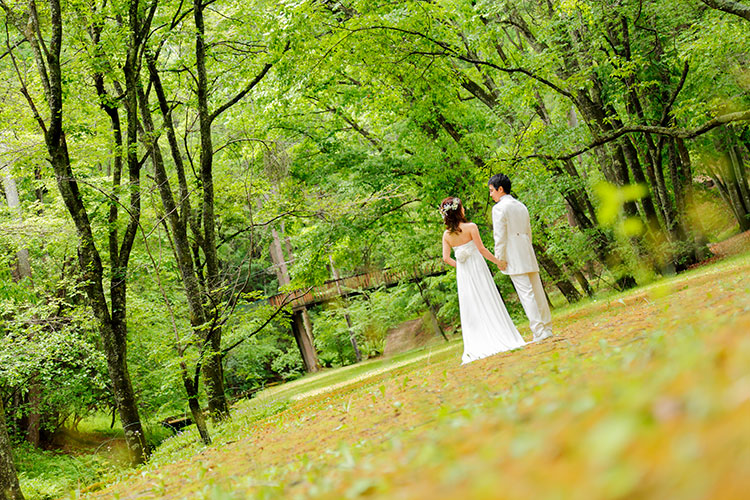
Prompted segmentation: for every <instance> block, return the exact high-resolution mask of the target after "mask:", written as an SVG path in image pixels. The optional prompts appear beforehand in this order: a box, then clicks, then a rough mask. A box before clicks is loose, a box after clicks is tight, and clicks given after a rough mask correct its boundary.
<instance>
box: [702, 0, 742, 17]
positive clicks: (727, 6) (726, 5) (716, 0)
mask: <svg viewBox="0 0 750 500" xmlns="http://www.w3.org/2000/svg"><path fill="white" fill-rule="evenodd" d="M701 1H702V2H703V3H705V4H706V5H708V6H709V7H711V8H712V9H716V10H721V11H723V12H726V13H728V14H734V15H735V16H739V17H741V18H743V19H745V20H747V21H750V6H748V5H745V4H743V3H740V2H734V1H733V0H701Z"/></svg>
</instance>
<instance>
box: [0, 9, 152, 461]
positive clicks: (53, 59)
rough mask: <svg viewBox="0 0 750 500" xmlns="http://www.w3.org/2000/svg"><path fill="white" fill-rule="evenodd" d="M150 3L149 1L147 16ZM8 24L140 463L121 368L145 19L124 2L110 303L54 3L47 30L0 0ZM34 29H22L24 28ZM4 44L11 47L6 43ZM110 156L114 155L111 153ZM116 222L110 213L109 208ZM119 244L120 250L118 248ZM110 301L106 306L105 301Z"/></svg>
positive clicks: (142, 451) (34, 14)
mask: <svg viewBox="0 0 750 500" xmlns="http://www.w3.org/2000/svg"><path fill="white" fill-rule="evenodd" d="M155 6H156V3H154V4H152V10H151V15H152V14H153V8H155ZM2 7H3V9H4V11H5V13H6V18H7V20H8V21H11V22H14V23H15V24H16V27H17V29H18V32H19V34H21V35H22V36H23V37H24V39H25V40H26V42H27V43H28V44H29V46H30V47H31V49H32V53H33V56H34V61H35V64H36V67H37V72H38V74H39V80H40V82H41V84H42V87H43V90H44V96H43V99H44V101H45V105H46V107H47V109H48V112H49V115H48V118H47V119H46V120H45V119H44V118H43V117H42V115H41V109H42V108H40V106H39V105H37V99H36V98H35V97H34V95H33V94H32V90H31V89H30V88H29V86H28V85H27V84H26V80H25V78H24V75H23V74H22V73H21V71H20V69H19V67H18V64H17V63H16V55H15V54H14V53H13V51H11V54H10V55H11V58H12V60H13V63H14V67H15V68H16V73H17V77H18V81H19V84H20V85H21V92H22V93H23V95H24V97H25V98H26V100H27V102H28V105H29V108H30V109H31V110H32V113H33V115H34V118H35V120H36V122H37V125H38V127H39V130H40V132H42V133H43V135H44V141H45V145H46V148H47V153H48V155H49V161H50V163H51V165H52V167H53V170H54V173H55V176H56V180H57V185H58V189H59V191H60V194H61V196H62V199H63V201H64V203H65V206H66V208H67V210H68V213H69V214H70V216H71V218H72V219H73V222H74V224H75V227H76V231H77V235H78V243H79V252H78V257H79V265H80V267H81V270H82V272H83V276H84V280H85V282H86V293H87V296H88V299H89V302H90V305H91V307H92V310H93V311H94V315H95V317H96V319H97V322H98V326H99V330H100V334H101V338H102V342H103V346H104V349H105V352H106V354H107V365H108V370H109V374H110V378H111V381H112V386H113V392H114V396H115V401H116V404H117V408H118V410H119V414H120V421H121V423H122V426H123V429H124V432H125V439H126V442H127V445H128V449H129V450H130V453H131V458H132V460H133V462H135V463H141V462H143V461H144V460H145V458H146V454H147V450H146V442H145V436H144V433H143V427H142V425H141V421H140V417H139V413H138V407H137V404H136V398H135V393H134V391H133V387H132V383H131V380H130V374H129V372H128V366H127V307H126V297H127V289H126V284H127V268H128V259H129V257H130V253H131V251H132V248H133V242H134V240H135V236H136V231H137V227H138V221H139V216H140V169H141V164H142V163H141V161H140V160H139V159H138V157H137V150H136V149H135V145H136V141H137V138H136V136H135V132H136V130H137V124H136V122H137V113H138V110H137V100H136V97H137V96H136V95H135V82H136V79H135V78H134V76H133V73H135V72H136V68H137V66H138V57H139V54H140V45H141V44H142V42H143V36H144V35H145V34H146V33H147V32H148V27H149V24H150V17H148V16H147V17H146V20H145V21H144V19H143V18H142V17H141V16H142V13H141V12H139V4H138V2H131V3H130V6H129V11H128V23H129V27H130V33H131V34H132V36H131V38H130V40H129V42H130V43H129V46H128V53H127V56H126V60H125V64H124V73H125V79H126V82H127V84H126V92H127V95H126V97H127V110H128V118H129V120H128V137H127V145H128V147H127V148H125V149H126V158H127V160H126V163H127V167H128V173H129V186H128V188H129V189H128V190H129V194H130V205H129V207H128V210H127V212H128V216H127V219H128V222H127V227H126V230H125V234H124V235H123V238H122V240H121V241H120V240H118V236H117V231H116V229H115V228H114V227H111V229H110V231H109V248H110V255H109V257H110V276H109V285H110V290H109V301H108V298H107V295H106V294H105V292H104V285H105V271H104V267H103V265H102V258H101V255H100V253H99V249H98V247H97V243H96V240H95V237H94V231H93V227H92V222H91V217H90V215H89V211H88V209H87V207H86V205H85V203H84V199H83V195H82V193H81V189H80V186H79V178H78V177H77V176H76V174H75V172H74V171H73V165H72V162H71V159H70V152H69V149H68V143H67V140H66V133H65V127H64V104H65V102H64V97H65V89H64V80H65V78H64V72H63V65H62V60H61V57H62V54H63V46H64V30H63V12H62V5H61V3H60V1H59V0H50V1H49V3H48V5H47V8H48V9H49V12H48V15H49V20H48V26H45V25H44V24H43V21H44V19H45V18H43V17H40V16H39V14H38V8H37V4H36V2H35V1H33V0H32V2H30V4H29V9H28V11H26V12H25V13H23V14H20V13H17V12H15V11H14V10H13V9H12V8H11V7H10V6H9V5H8V4H6V3H5V2H3V3H2ZM27 23H28V25H29V26H32V27H33V29H28V30H27V29H26V25H27ZM45 28H46V29H48V30H49V33H48V38H45V37H43V36H42V32H43V30H44V29H45ZM7 45H8V47H10V46H11V43H10V39H7ZM115 154H116V155H118V154H121V152H120V151H116V153H115ZM119 184H120V177H119V172H115V175H114V176H113V190H114V191H115V193H114V194H113V195H112V196H113V203H117V194H116V192H117V190H118V189H119ZM114 214H115V218H116V214H117V210H116V208H115V212H114ZM118 246H119V248H118ZM108 302H111V303H108Z"/></svg>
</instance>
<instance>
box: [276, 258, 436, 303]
mask: <svg viewBox="0 0 750 500" xmlns="http://www.w3.org/2000/svg"><path fill="white" fill-rule="evenodd" d="M445 271H446V269H445V266H444V265H443V261H442V260H434V261H433V260H431V261H427V262H425V263H424V264H423V265H422V266H420V267H419V268H417V269H410V270H409V269H401V270H392V269H381V270H377V271H372V272H369V273H362V274H357V275H354V276H348V277H346V278H339V279H337V280H329V281H326V282H325V283H324V284H323V285H321V286H317V287H314V288H312V289H310V290H309V291H307V292H306V293H303V292H305V291H304V290H296V291H294V292H286V293H279V294H277V295H273V296H271V297H269V298H268V301H269V303H270V304H271V305H272V306H274V307H282V306H283V305H284V303H285V302H286V305H291V306H292V309H297V308H301V307H304V306H311V305H315V304H320V303H323V302H328V301H330V300H334V299H336V298H338V297H341V296H346V295H350V294H353V293H357V292H359V291H361V290H367V289H370V288H377V287H379V286H383V285H386V286H388V285H395V284H396V283H398V282H400V281H404V280H413V279H417V278H422V277H427V276H435V275H437V274H442V273H444V272H445ZM339 290H340V292H339ZM290 294H294V295H296V296H295V297H294V298H293V299H292V300H291V301H290V300H289V296H290Z"/></svg>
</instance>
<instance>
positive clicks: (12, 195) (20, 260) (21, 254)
mask: <svg viewBox="0 0 750 500" xmlns="http://www.w3.org/2000/svg"><path fill="white" fill-rule="evenodd" d="M2 181H3V187H4V188H5V199H6V201H7V202H8V206H9V207H10V208H11V209H15V211H16V212H17V217H18V220H19V221H21V220H23V218H22V217H21V199H20V197H19V196H18V188H17V187H16V180H15V179H14V178H13V177H12V176H11V175H10V173H9V172H8V170H7V169H6V170H5V175H4V177H3V179H2ZM11 272H12V274H13V278H14V279H15V280H16V281H20V280H22V279H24V278H29V279H31V264H30V262H29V250H28V249H26V248H22V249H20V250H18V252H16V265H15V268H14V269H12V270H11Z"/></svg>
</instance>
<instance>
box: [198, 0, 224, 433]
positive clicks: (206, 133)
mask: <svg viewBox="0 0 750 500" xmlns="http://www.w3.org/2000/svg"><path fill="white" fill-rule="evenodd" d="M205 7H206V4H204V2H203V0H193V19H194V20H195V63H196V76H197V78H196V83H197V85H196V91H197V98H198V124H199V130H200V144H201V147H200V179H201V188H202V190H203V198H202V202H203V203H202V205H201V209H202V218H203V235H202V236H203V238H202V243H203V244H202V248H203V255H204V258H205V260H206V290H207V293H208V294H209V295H210V296H211V297H212V298H213V299H214V300H212V302H213V303H214V304H219V303H220V302H221V301H220V297H219V296H220V294H221V292H220V291H219V289H220V287H221V277H220V276H219V257H218V252H217V250H216V214H215V211H214V210H215V205H214V178H213V155H214V150H213V141H212V137H211V134H212V131H211V124H212V123H211V122H212V120H213V119H212V117H211V114H210V112H209V109H208V92H209V89H208V85H209V84H208V75H207V73H206V40H205V36H206V34H205V27H204V21H203V9H204V8H205ZM218 314H219V311H218V310H217V308H213V310H211V311H208V316H209V317H218ZM207 335H208V340H209V345H208V346H207V347H210V351H207V352H205V357H204V364H203V373H204V375H205V377H206V391H207V393H208V409H209V411H210V412H211V416H212V417H213V418H214V419H216V420H222V419H224V418H226V417H227V416H229V404H228V403H227V397H226V393H225V391H224V375H223V369H222V365H221V361H222V358H221V335H222V330H221V327H220V326H218V325H212V326H211V329H210V331H209V332H208V334H207Z"/></svg>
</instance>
